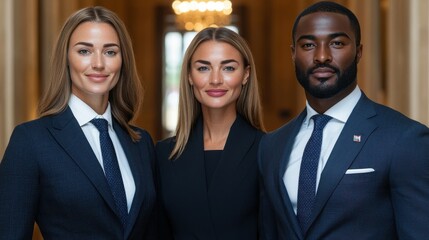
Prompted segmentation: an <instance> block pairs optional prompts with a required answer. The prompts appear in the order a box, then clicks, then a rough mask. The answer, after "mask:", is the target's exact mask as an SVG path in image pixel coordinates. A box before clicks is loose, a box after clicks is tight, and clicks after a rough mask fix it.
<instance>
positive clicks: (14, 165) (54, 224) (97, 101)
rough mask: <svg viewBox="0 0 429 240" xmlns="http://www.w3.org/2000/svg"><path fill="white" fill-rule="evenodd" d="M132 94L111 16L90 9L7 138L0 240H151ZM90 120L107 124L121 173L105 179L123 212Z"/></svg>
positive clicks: (147, 171)
mask: <svg viewBox="0 0 429 240" xmlns="http://www.w3.org/2000/svg"><path fill="white" fill-rule="evenodd" d="M140 90H141V85H140V79H139V77H138V74H137V69H136V65H135V61H134V54H133V49H132V45H131V39H130V37H129V35H128V33H127V30H126V28H125V25H124V24H123V23H122V21H121V20H120V19H119V18H118V17H117V16H116V14H115V13H113V12H111V11H110V10H108V9H105V8H103V7H88V8H84V9H82V10H79V11H77V12H75V13H74V14H73V15H71V16H70V17H69V19H68V20H67V21H66V22H65V24H64V26H63V28H62V29H61V32H60V35H59V38H58V40H57V44H56V47H55V48H54V50H53V58H52V72H51V77H50V79H49V82H48V88H47V90H46V91H45V95H44V97H43V99H42V101H41V103H40V107H39V108H40V110H39V111H40V118H39V119H36V120H34V121H30V122H27V123H23V124H20V125H19V126H17V127H16V128H15V130H14V132H13V134H12V137H11V139H10V142H9V145H8V147H7V149H6V152H5V155H4V157H3V160H2V162H1V164H0V239H5V240H11V239H31V237H32V233H33V229H34V223H35V222H37V224H38V225H39V227H40V230H41V233H42V235H43V238H44V239H156V238H155V236H153V235H152V233H155V232H154V230H155V228H156V226H154V225H153V224H155V223H156V221H154V220H152V217H153V216H154V213H155V209H156V208H155V207H154V206H155V203H156V201H155V199H156V195H155V184H154V179H153V176H154V175H153V171H152V170H153V169H154V166H155V151H154V146H153V142H152V139H151V137H150V136H149V134H148V133H147V132H146V131H145V130H143V129H140V128H137V127H133V126H131V124H130V122H131V121H132V120H133V118H134V116H135V114H136V113H137V112H138V111H139V105H140V103H141V91H140ZM93 118H104V120H102V121H105V120H107V122H108V132H109V135H110V137H111V139H112V142H113V145H114V150H115V155H117V159H118V166H119V167H118V168H119V174H118V175H117V176H116V177H115V178H112V179H116V180H118V181H117V182H118V183H120V184H123V190H124V191H123V192H124V193H125V197H124V194H122V195H120V196H121V197H122V198H116V199H121V200H123V201H122V202H121V203H125V204H122V205H121V204H117V202H119V201H115V198H114V195H113V194H112V193H113V191H111V187H110V186H111V185H112V186H113V184H110V183H111V182H108V181H107V178H106V177H105V172H107V171H106V169H107V168H106V166H107V165H106V164H105V162H106V161H105V160H106V159H109V158H108V157H105V156H108V155H107V154H102V151H100V149H101V148H102V147H100V146H97V142H98V143H100V142H99V141H98V136H99V132H98V130H97V129H96V127H95V126H94V125H93V124H92V122H91V121H92V119H93ZM100 145H101V144H100ZM113 162H114V161H113ZM121 190H122V189H121ZM115 192H120V191H115ZM118 206H120V207H122V208H119V207H118ZM119 209H123V211H120V210H119ZM121 213H122V214H121Z"/></svg>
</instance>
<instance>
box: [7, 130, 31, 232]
mask: <svg viewBox="0 0 429 240" xmlns="http://www.w3.org/2000/svg"><path fill="white" fill-rule="evenodd" d="M30 134H31V131H29V130H28V129H27V128H26V127H25V125H20V126H17V127H16V128H15V130H14V131H13V133H12V136H11V138H10V141H9V145H8V147H7V148H6V152H5V154H4V156H3V159H2V162H1V163H0V213H1V214H0V233H1V234H0V239H5V240H6V239H31V238H32V234H33V228H34V221H35V216H36V209H37V205H38V194H39V183H38V175H39V174H38V166H37V161H36V159H35V156H38V154H37V153H36V151H37V149H34V144H33V142H34V140H35V139H33V137H32V136H30Z"/></svg>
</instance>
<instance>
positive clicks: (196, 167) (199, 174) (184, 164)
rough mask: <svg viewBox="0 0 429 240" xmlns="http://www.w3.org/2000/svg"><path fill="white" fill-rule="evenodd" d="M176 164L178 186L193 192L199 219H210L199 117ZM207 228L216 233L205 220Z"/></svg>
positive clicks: (201, 128) (196, 214) (184, 190)
mask: <svg viewBox="0 0 429 240" xmlns="http://www.w3.org/2000/svg"><path fill="white" fill-rule="evenodd" d="M173 164H176V166H175V168H177V169H176V171H174V174H177V175H176V176H174V178H175V179H177V181H178V183H180V185H178V187H180V189H181V191H182V192H183V194H189V193H192V204H193V205H194V206H195V212H194V214H195V216H198V218H199V219H210V212H209V209H208V208H207V207H206V206H207V204H208V199H207V183H206V182H207V180H206V171H205V166H204V140H203V122H202V118H201V117H200V118H198V119H197V121H196V123H195V126H194V127H193V128H192V131H191V134H190V136H189V140H188V143H187V144H186V148H185V150H184V152H183V154H182V155H181V156H180V157H179V158H178V159H177V160H175V161H174V162H173ZM204 224H205V225H206V228H207V229H210V231H212V233H213V235H214V229H213V227H212V225H211V223H210V222H204Z"/></svg>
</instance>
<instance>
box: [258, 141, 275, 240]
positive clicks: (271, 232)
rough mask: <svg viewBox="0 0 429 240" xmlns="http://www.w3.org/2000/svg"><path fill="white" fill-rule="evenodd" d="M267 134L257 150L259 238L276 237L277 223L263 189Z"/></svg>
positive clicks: (265, 239)
mask: <svg viewBox="0 0 429 240" xmlns="http://www.w3.org/2000/svg"><path fill="white" fill-rule="evenodd" d="M266 139H267V135H265V136H263V137H262V139H261V141H260V143H259V150H258V166H259V172H260V177H259V196H260V200H259V239H261V240H271V239H278V237H277V224H276V220H275V216H274V214H275V213H274V209H273V207H272V205H271V203H270V201H269V199H268V196H267V194H266V191H265V182H264V179H265V178H264V177H263V176H264V162H263V159H264V149H265V147H264V146H265V144H266Z"/></svg>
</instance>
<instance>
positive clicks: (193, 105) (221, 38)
mask: <svg viewBox="0 0 429 240" xmlns="http://www.w3.org/2000/svg"><path fill="white" fill-rule="evenodd" d="M210 40H212V41H218V42H225V43H228V44H230V45H231V46H233V47H234V48H235V49H237V50H238V51H239V52H240V54H241V56H242V57H243V61H244V66H248V67H249V68H250V74H249V79H248V81H247V83H246V84H245V85H244V86H243V88H242V90H241V93H240V96H239V98H238V100H237V112H238V113H239V114H240V115H241V116H243V117H244V119H245V120H247V121H248V122H249V123H250V124H251V125H252V126H253V127H255V128H257V129H260V130H262V131H265V128H264V126H263V122H262V110H261V109H262V108H261V104H260V99H259V87H258V81H257V76H256V67H255V63H254V60H253V56H252V53H251V51H250V48H249V46H248V45H247V43H246V41H245V40H244V39H243V38H242V37H241V36H240V35H238V34H237V33H236V32H234V31H232V30H230V29H228V28H224V27H219V28H214V27H210V28H205V29H203V30H202V31H200V32H199V33H198V34H197V35H196V36H195V37H194V39H193V40H192V41H191V43H190V44H189V47H188V48H187V49H186V52H185V56H184V58H183V63H182V69H181V74H180V90H179V91H180V93H179V96H180V97H179V119H178V124H177V127H176V137H175V141H176V142H175V145H174V148H173V150H172V152H171V154H170V159H175V158H178V157H179V156H180V155H181V154H182V153H183V151H184V149H185V146H186V144H187V142H188V139H189V135H190V133H191V130H192V126H193V125H194V124H195V121H196V120H197V117H198V116H199V115H200V114H201V104H200V103H199V102H198V101H197V99H196V98H195V96H194V92H193V90H192V87H191V85H190V84H189V81H188V79H189V73H190V67H191V59H192V56H193V54H194V52H195V50H196V49H197V48H198V46H199V45H200V44H201V43H203V42H205V41H210Z"/></svg>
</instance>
